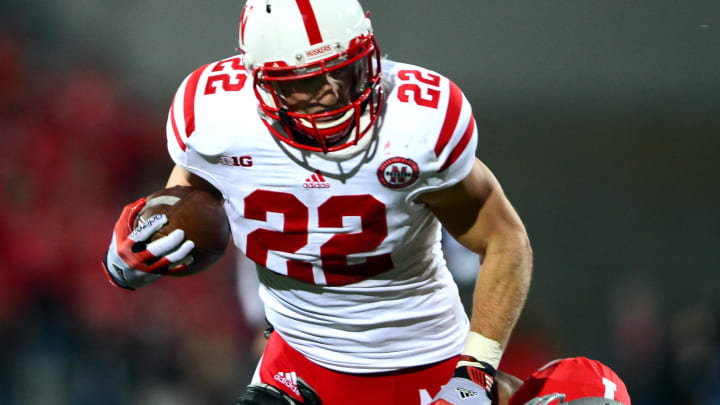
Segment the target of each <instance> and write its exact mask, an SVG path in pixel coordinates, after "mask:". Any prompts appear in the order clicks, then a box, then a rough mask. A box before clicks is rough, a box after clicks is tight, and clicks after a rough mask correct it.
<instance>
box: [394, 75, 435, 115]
mask: <svg viewBox="0 0 720 405" xmlns="http://www.w3.org/2000/svg"><path fill="white" fill-rule="evenodd" d="M426 74H427V76H423V74H422V72H420V71H419V70H401V71H399V72H398V74H397V77H398V79H400V80H402V81H411V80H413V79H414V81H416V82H419V83H422V84H424V85H426V86H423V87H426V90H427V95H424V94H423V88H422V87H420V85H418V84H416V83H404V84H401V85H400V87H398V93H397V94H398V99H399V100H400V101H402V102H403V103H408V102H410V96H411V95H412V98H413V101H414V102H415V104H417V105H420V106H423V107H429V108H438V104H439V103H440V90H439V87H440V76H438V75H436V74H433V73H427V72H426ZM411 76H412V77H411Z"/></svg>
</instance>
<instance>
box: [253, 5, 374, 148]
mask: <svg viewBox="0 0 720 405" xmlns="http://www.w3.org/2000/svg"><path fill="white" fill-rule="evenodd" d="M368 16H369V14H366V13H364V12H363V10H362V7H361V6H360V4H359V3H358V2H357V0H248V1H247V2H246V4H245V7H244V8H243V12H242V16H241V17H240V28H239V39H240V41H239V43H240V51H241V52H242V53H243V55H244V56H243V61H244V65H245V68H246V69H247V71H248V72H249V74H250V75H251V76H252V77H253V88H254V90H255V96H256V97H257V99H258V101H259V102H260V109H261V118H262V120H263V122H264V123H265V125H266V126H267V128H268V129H269V130H270V132H272V133H273V135H275V136H276V137H278V138H279V139H280V140H282V141H283V142H286V143H287V144H289V145H292V146H294V147H297V148H300V149H305V150H311V151H316V152H324V153H327V152H334V151H338V150H341V149H345V148H347V147H348V146H351V145H356V144H357V143H358V141H360V139H361V138H363V137H364V136H365V135H366V134H367V133H368V132H369V131H370V130H371V128H372V127H373V124H374V123H375V120H376V119H377V116H378V114H379V112H380V109H381V107H382V103H383V93H382V85H381V73H380V50H379V49H378V46H377V43H376V42H375V37H374V36H373V33H372V26H371V24H370V19H369V18H368ZM298 94H300V95H302V94H305V95H308V94H309V95H310V96H308V97H306V98H305V99H303V101H301V102H300V104H298V102H297V100H298ZM328 94H330V96H329V97H328V98H326V99H322V97H325V96H326V95H328ZM325 100H331V101H330V102H326V101H325ZM321 101H322V102H321ZM299 105H301V107H299Z"/></svg>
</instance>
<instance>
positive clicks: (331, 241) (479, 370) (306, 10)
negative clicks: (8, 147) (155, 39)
mask: <svg viewBox="0 0 720 405" xmlns="http://www.w3.org/2000/svg"><path fill="white" fill-rule="evenodd" d="M238 36H239V44H240V47H239V49H240V55H236V56H232V57H229V58H227V59H223V60H219V61H216V62H212V63H209V64H207V65H204V66H202V67H200V68H199V69H197V70H195V71H194V72H192V73H191V74H190V75H189V76H188V77H187V78H186V79H185V80H184V81H183V82H182V84H181V85H180V88H179V90H178V92H177V94H176V96H175V99H174V101H173V103H172V106H171V107H170V114H169V118H168V122H167V141H168V150H169V153H170V156H171V157H172V159H173V160H174V162H175V164H176V166H175V168H174V169H173V171H172V173H171V174H170V177H169V180H168V183H167V186H174V185H189V186H196V187H205V188H207V189H209V190H211V191H214V192H216V193H218V194H219V195H221V196H222V201H223V204H224V207H225V211H226V214H227V217H228V220H229V223H230V226H231V229H232V234H233V240H234V243H235V244H236V245H237V247H238V248H240V249H241V250H242V251H243V252H244V254H246V255H247V257H248V258H250V259H251V260H252V261H254V262H255V264H256V271H257V275H258V279H259V281H260V288H259V294H260V298H261V299H262V301H263V303H264V306H265V313H266V317H267V319H268V321H269V322H270V323H271V324H272V325H273V326H274V328H275V331H276V332H275V333H272V334H271V335H270V339H269V341H268V344H267V346H266V349H265V352H264V354H263V357H262V359H261V360H260V362H259V364H258V368H257V370H256V373H255V376H254V378H253V382H254V383H256V384H270V385H272V386H274V387H276V388H277V389H279V390H281V391H283V392H284V393H285V394H287V395H288V396H290V397H293V398H295V399H296V400H298V401H302V396H301V394H300V392H299V389H298V385H297V381H298V378H301V379H302V380H304V381H305V382H307V384H309V385H310V386H312V387H313V388H314V389H315V390H316V391H317V393H318V394H319V395H320V397H321V398H322V400H323V402H324V403H325V404H331V405H332V404H343V405H352V404H368V403H372V404H403V405H406V404H428V403H431V402H434V403H437V404H440V403H452V404H454V403H472V404H489V403H490V400H491V398H490V397H491V396H492V394H491V392H492V391H493V390H492V388H493V385H494V375H495V370H496V368H497V366H498V363H499V362H500V358H501V356H502V353H503V349H504V347H505V345H506V343H507V341H508V339H509V336H510V334H511V331H512V329H513V327H514V325H515V323H516V321H517V318H518V316H519V314H520V312H521V309H522V307H523V305H524V302H525V299H526V296H527V291H528V288H529V284H530V278H531V266H532V253H531V248H530V243H529V240H528V236H527V233H526V230H525V227H524V225H523V223H522V221H521V220H520V218H519V216H518V214H517V213H516V211H515V209H514V208H513V207H512V205H511V204H510V202H509V201H508V199H507V198H506V196H505V194H504V193H503V190H502V188H501V186H500V184H499V183H498V180H497V179H496V178H495V176H494V175H493V174H492V173H491V171H490V170H489V169H488V167H486V166H485V165H484V164H483V163H482V162H481V161H480V160H478V159H477V158H476V156H475V154H476V151H477V150H478V149H477V146H478V135H477V127H476V124H475V118H474V116H473V113H472V110H471V107H470V104H469V102H468V100H467V99H466V98H465V96H464V95H463V93H462V91H461V90H460V88H459V87H458V86H457V85H456V84H454V83H453V82H452V81H450V80H449V79H447V78H446V77H444V76H442V75H441V74H439V73H436V72H433V71H431V70H428V69H425V68H422V67H419V66H415V65H410V64H406V63H400V62H395V61H391V60H387V59H384V58H382V57H381V53H380V49H379V48H378V44H377V42H376V39H375V37H374V35H373V30H372V26H371V23H370V19H369V14H368V13H366V12H364V11H363V9H362V7H361V5H360V4H359V3H358V2H357V0H248V1H247V3H246V4H245V6H244V8H243V10H242V14H241V17H240V25H239V30H238ZM480 152H482V149H480ZM143 203H144V202H143V200H142V199H141V200H139V201H138V202H136V203H134V204H130V205H128V206H127V207H126V209H125V210H124V212H123V214H121V217H120V219H119V220H118V222H117V224H116V227H115V233H114V235H113V238H112V240H111V244H110V248H109V250H108V253H107V255H106V258H105V268H106V270H107V272H108V276H109V277H110V279H111V281H112V282H113V283H115V284H117V285H119V286H121V287H125V288H138V287H141V286H143V285H145V284H148V283H149V282H151V281H154V280H156V279H158V278H160V277H161V276H162V274H163V272H167V271H179V270H181V269H183V266H186V265H187V263H189V261H190V260H192V258H191V257H190V255H189V254H190V252H191V250H192V248H193V242H192V241H188V240H185V239H184V234H183V232H182V231H176V232H174V233H171V234H170V235H168V236H167V237H164V238H160V239H158V240H156V241H154V242H152V243H149V244H145V242H144V240H146V239H147V238H148V237H149V236H150V235H151V234H152V233H153V232H154V231H156V230H157V229H159V228H160V227H162V225H163V223H164V222H165V221H166V220H167V219H166V218H164V217H159V218H158V219H157V220H156V221H154V222H153V223H152V224H150V225H145V226H143V227H142V229H138V230H134V231H133V232H130V231H131V230H130V229H128V224H130V223H133V222H132V221H133V218H134V216H135V214H136V213H137V211H138V210H139V209H140V208H141V207H142V205H143ZM441 224H442V225H443V226H444V227H445V228H446V229H447V230H448V231H449V232H450V233H451V234H452V235H453V236H454V237H455V238H456V239H457V240H458V241H459V242H460V243H461V244H463V245H464V246H466V247H467V248H469V249H470V250H472V251H473V252H476V253H478V254H480V255H481V256H482V257H483V266H482V271H481V272H479V275H478V278H477V281H476V286H475V290H474V301H473V306H472V314H471V316H470V319H468V317H467V315H466V314H465V311H464V309H463V306H462V304H461V302H460V298H459V295H458V289H457V286H456V285H455V284H454V282H453V280H452V277H451V275H450V273H449V271H448V269H447V267H446V265H445V260H444V259H443V257H442V252H441V248H440V230H441ZM478 265H479V263H478ZM441 387H442V390H441Z"/></svg>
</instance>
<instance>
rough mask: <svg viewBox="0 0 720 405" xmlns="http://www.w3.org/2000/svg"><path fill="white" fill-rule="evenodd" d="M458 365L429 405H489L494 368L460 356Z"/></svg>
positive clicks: (491, 396)
mask: <svg viewBox="0 0 720 405" xmlns="http://www.w3.org/2000/svg"><path fill="white" fill-rule="evenodd" d="M460 362H461V363H460V364H462V365H459V366H458V367H457V368H455V373H454V374H453V377H452V378H451V379H450V381H448V382H447V384H445V385H443V387H442V388H441V389H440V392H438V394H437V395H435V398H433V401H432V402H431V403H430V404H431V405H462V404H468V405H490V404H491V403H492V398H493V394H492V392H493V386H494V385H495V368H494V367H493V366H491V365H490V364H488V363H485V362H482V361H477V360H476V359H475V358H474V357H471V356H467V355H462V356H460Z"/></svg>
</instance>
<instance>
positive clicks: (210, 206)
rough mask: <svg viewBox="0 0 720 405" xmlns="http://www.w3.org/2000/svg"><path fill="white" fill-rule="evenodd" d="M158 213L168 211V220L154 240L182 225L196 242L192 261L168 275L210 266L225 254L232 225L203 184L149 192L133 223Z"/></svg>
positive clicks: (187, 272)
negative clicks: (184, 267) (198, 186)
mask: <svg viewBox="0 0 720 405" xmlns="http://www.w3.org/2000/svg"><path fill="white" fill-rule="evenodd" d="M155 214H165V215H166V216H167V218H168V222H167V223H166V224H165V225H164V226H163V227H162V228H160V229H159V230H158V231H157V232H155V233H154V234H153V235H152V236H151V237H150V238H151V240H155V239H157V238H160V237H162V236H167V235H168V234H169V233H170V232H172V231H174V230H175V229H182V230H183V231H184V232H185V239H187V240H191V241H193V242H194V243H195V248H193V250H192V251H191V253H190V255H192V257H193V261H192V263H190V265H189V266H188V267H187V268H186V269H185V270H182V271H178V272H174V273H172V274H169V275H172V276H186V275H190V274H195V273H198V272H201V271H204V270H207V269H208V268H210V267H211V266H212V265H213V263H215V262H216V261H217V260H218V259H219V258H220V257H222V255H223V253H224V252H225V249H226V248H227V246H228V242H229V241H230V226H229V224H228V220H227V217H226V216H225V210H224V209H223V206H222V204H221V202H220V200H219V199H218V198H216V197H215V196H214V195H212V194H211V193H209V192H207V191H205V190H203V189H201V188H197V187H189V186H174V187H170V188H166V189H162V190H158V191H156V192H154V193H152V194H150V195H149V196H147V197H146V203H145V206H144V207H143V208H142V210H140V212H139V213H138V215H137V216H136V217H135V224H134V226H137V224H138V223H139V222H140V221H145V220H147V219H148V218H149V217H151V216H153V215H155Z"/></svg>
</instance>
